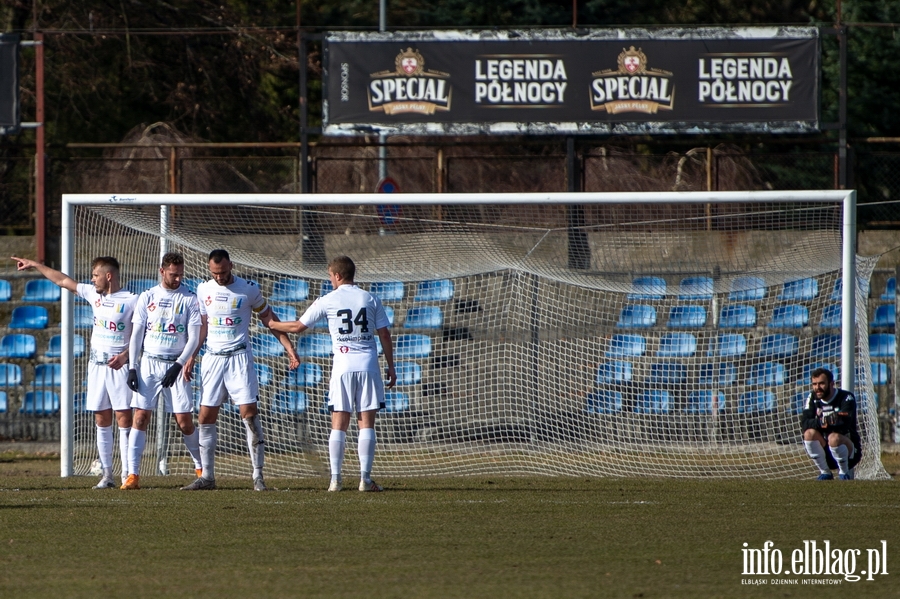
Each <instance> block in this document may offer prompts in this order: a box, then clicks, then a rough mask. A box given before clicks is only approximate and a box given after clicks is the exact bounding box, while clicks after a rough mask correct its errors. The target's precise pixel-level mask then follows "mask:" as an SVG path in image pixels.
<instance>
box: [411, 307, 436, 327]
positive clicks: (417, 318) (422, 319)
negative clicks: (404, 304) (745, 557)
mask: <svg viewBox="0 0 900 599" xmlns="http://www.w3.org/2000/svg"><path fill="white" fill-rule="evenodd" d="M443 324H444V313H443V312H441V309H440V308H438V307H437V306H417V307H415V308H410V309H409V310H407V311H406V319H405V320H404V321H403V328H404V329H439V328H441V327H442V326H443Z"/></svg>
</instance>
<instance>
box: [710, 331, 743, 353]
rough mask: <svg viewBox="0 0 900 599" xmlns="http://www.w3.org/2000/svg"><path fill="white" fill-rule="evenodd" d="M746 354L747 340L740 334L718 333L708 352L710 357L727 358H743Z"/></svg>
mask: <svg viewBox="0 0 900 599" xmlns="http://www.w3.org/2000/svg"><path fill="white" fill-rule="evenodd" d="M746 353H747V338H746V337H744V336H743V335H741V334H740V333H719V334H718V335H717V336H716V340H715V342H714V345H713V346H712V349H711V350H710V352H709V355H711V356H721V357H723V358H728V357H732V356H743V355H746Z"/></svg>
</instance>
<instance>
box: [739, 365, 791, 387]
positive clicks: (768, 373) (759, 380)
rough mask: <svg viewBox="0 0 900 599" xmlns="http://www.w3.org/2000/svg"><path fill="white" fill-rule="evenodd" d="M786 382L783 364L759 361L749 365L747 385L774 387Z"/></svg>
mask: <svg viewBox="0 0 900 599" xmlns="http://www.w3.org/2000/svg"><path fill="white" fill-rule="evenodd" d="M786 382H787V379H786V377H785V370H784V364H782V363H780V362H760V363H757V364H753V365H752V366H751V367H750V376H749V377H747V386H749V387H776V386H779V385H783V384H785V383H786Z"/></svg>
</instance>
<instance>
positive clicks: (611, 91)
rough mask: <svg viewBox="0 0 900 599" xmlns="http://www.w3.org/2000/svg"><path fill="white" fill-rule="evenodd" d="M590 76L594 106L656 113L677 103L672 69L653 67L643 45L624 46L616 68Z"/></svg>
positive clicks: (592, 105) (612, 110) (622, 110)
mask: <svg viewBox="0 0 900 599" xmlns="http://www.w3.org/2000/svg"><path fill="white" fill-rule="evenodd" d="M591 76H592V77H593V78H594V79H593V80H592V81H591V110H600V111H606V112H608V113H609V114H619V113H622V112H642V113H645V114H656V113H657V111H660V110H672V107H673V105H674V98H675V85H674V84H673V83H672V76H673V73H672V72H671V71H664V70H662V69H651V68H650V67H649V66H648V64H647V55H646V54H644V52H643V51H642V50H641V49H640V48H638V49H635V47H634V46H631V48H629V49H628V50H625V49H624V48H623V49H622V52H621V53H620V54H619V58H618V67H617V68H615V69H604V70H602V71H596V72H594V73H591Z"/></svg>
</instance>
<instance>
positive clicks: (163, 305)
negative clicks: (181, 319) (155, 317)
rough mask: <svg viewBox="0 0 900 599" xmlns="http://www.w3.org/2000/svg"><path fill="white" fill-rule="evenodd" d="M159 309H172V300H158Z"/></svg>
mask: <svg viewBox="0 0 900 599" xmlns="http://www.w3.org/2000/svg"><path fill="white" fill-rule="evenodd" d="M159 307H160V308H171V307H172V300H170V299H161V300H159Z"/></svg>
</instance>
